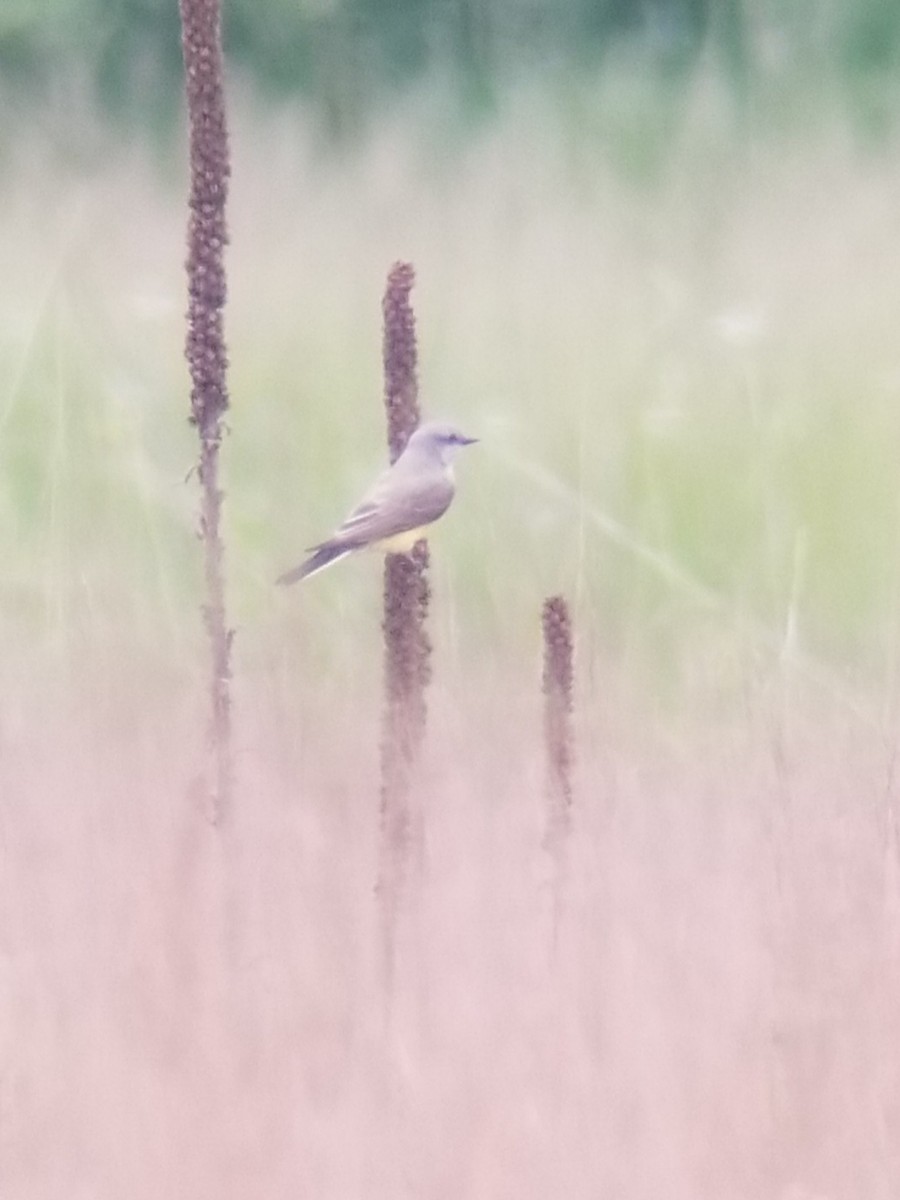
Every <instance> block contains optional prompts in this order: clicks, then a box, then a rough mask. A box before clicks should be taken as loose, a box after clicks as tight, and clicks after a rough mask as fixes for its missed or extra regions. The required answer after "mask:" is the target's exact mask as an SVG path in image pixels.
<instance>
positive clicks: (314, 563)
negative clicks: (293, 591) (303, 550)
mask: <svg viewBox="0 0 900 1200" xmlns="http://www.w3.org/2000/svg"><path fill="white" fill-rule="evenodd" d="M352 549H353V547H352V546H342V545H336V544H335V543H334V542H324V543H323V544H322V545H321V546H316V548H315V549H314V550H313V552H312V554H310V556H309V558H307V559H304V561H303V562H302V563H301V564H300V566H299V567H294V569H293V570H292V571H285V573H284V574H283V575H280V576H279V577H278V579H277V580H276V582H277V583H280V584H281V585H282V586H284V587H286V586H287V585H288V584H289V583H296V582H297V581H298V580H299V579H309V577H310V576H311V575H317V574H318V573H319V571H324V570H325V568H326V567H330V566H331V564H332V563H336V562H338V561H340V559H342V558H346V556H347V555H348V554H349V553H350V552H351V550H352Z"/></svg>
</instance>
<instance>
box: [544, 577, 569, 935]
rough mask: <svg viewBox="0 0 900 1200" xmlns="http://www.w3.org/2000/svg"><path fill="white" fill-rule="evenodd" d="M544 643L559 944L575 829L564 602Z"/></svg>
mask: <svg viewBox="0 0 900 1200" xmlns="http://www.w3.org/2000/svg"><path fill="white" fill-rule="evenodd" d="M541 626H542V631H543V639H544V677H543V689H544V746H545V751H546V755H547V823H546V833H545V837H544V845H545V847H546V848H547V851H548V852H549V854H550V856H551V858H552V859H553V866H554V879H553V897H554V905H553V908H554V913H553V940H554V943H555V941H556V936H557V932H558V926H559V920H560V916H561V912H562V897H563V891H564V888H565V882H566V849H567V843H568V835H569V830H570V828H571V824H572V796H573V789H572V767H573V760H574V735H573V732H572V709H573V699H572V689H573V682H574V666H573V650H572V620H571V617H570V616H569V606H568V605H567V604H566V601H565V599H564V597H562V596H551V597H550V599H549V600H546V601H545V602H544V608H543V611H542V614H541Z"/></svg>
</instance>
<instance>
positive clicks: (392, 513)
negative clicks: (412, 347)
mask: <svg viewBox="0 0 900 1200" xmlns="http://www.w3.org/2000/svg"><path fill="white" fill-rule="evenodd" d="M477 441H478V439H477V438H470V437H466V436H465V435H464V434H462V433H460V432H459V430H458V429H454V427H453V426H452V425H448V424H447V423H446V422H445V421H429V422H428V424H426V425H420V426H419V428H418V429H417V430H415V432H414V433H413V435H412V436H411V437H410V439H409V441H408V442H407V444H406V448H405V450H404V451H403V453H402V454H401V455H400V457H399V458H398V459H397V461H396V462H395V463H394V464H393V466H390V467H388V469H387V470H386V471H385V472H384V473H383V474H382V475H381V476H380V477H379V478H378V480H377V481H376V482H375V485H374V487H372V489H371V490H370V491H368V492H367V493H366V495H365V496H364V497H363V498H362V500H361V501H360V502H359V504H358V505H357V506H356V508H354V510H353V512H351V514H350V515H349V517H347V519H346V521H344V523H343V525H341V526H340V528H339V529H337V530H336V531H335V532H334V533H333V534H332V536H331V537H330V538H328V540H327V541H324V542H320V543H319V545H318V546H310V548H309V558H307V559H305V561H304V562H302V563H301V564H300V566H299V567H294V569H293V571H286V572H285V574H284V575H282V576H281V578H280V579H279V580H278V582H279V583H282V584H286V583H296V582H297V580H298V579H308V578H309V577H310V576H311V575H316V574H318V572H319V571H324V570H325V568H326V567H330V566H331V564H332V563H336V562H338V561H339V560H340V559H342V558H346V557H347V555H348V554H352V553H353V552H354V551H355V550H364V549H367V548H369V547H374V548H377V549H380V550H384V551H386V552H390V553H394V554H407V553H408V552H409V551H410V550H412V548H413V546H414V545H415V544H416V542H417V541H418V540H419V538H420V537H422V534H423V531H424V529H425V528H426V526H428V525H431V524H432V523H433V522H434V521H436V520H437V519H438V517H441V516H443V515H444V513H445V512H446V511H447V509H448V507H449V505H450V501H451V500H452V499H453V493H454V491H455V486H454V482H453V466H452V462H453V459H454V457H455V456H456V452H457V451H458V450H459V449H460V448H461V447H462V446H470V445H471V444H472V443H473V442H477Z"/></svg>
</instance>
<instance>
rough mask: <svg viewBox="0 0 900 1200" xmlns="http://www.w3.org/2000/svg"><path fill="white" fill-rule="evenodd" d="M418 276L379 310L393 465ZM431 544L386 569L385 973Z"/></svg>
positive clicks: (401, 852) (402, 857)
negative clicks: (429, 546)
mask: <svg viewBox="0 0 900 1200" xmlns="http://www.w3.org/2000/svg"><path fill="white" fill-rule="evenodd" d="M414 282H415V272H414V270H413V268H412V266H411V264H409V263H395V264H394V266H393V267H392V268H391V271H390V273H389V275H388V281H387V288H386V290H385V294H384V300H383V303H382V312H383V317H384V344H383V352H384V387H385V391H384V402H385V408H386V411H387V423H388V446H389V450H390V458H391V462H394V461H396V459H397V458H398V457H399V455H400V454H401V453H402V452H403V449H404V448H405V446H406V443H407V442H408V441H409V438H410V435H411V434H412V433H413V431H414V430H415V429H416V427H417V425H418V424H419V415H420V414H419V400H418V380H417V371H416V368H417V350H416V324H415V315H414V313H413V310H412V306H411V304H410V299H409V296H410V292H411V291H412V287H413V283H414ZM429 594H430V593H429V586H428V543H427V542H426V541H424V540H422V541H419V542H417V543H416V545H415V547H414V549H413V551H412V553H411V554H409V555H405V554H389V555H388V556H387V560H386V562H385V569H384V623H383V629H384V655H385V708H384V724H383V732H382V744H381V862H380V867H379V879H378V892H379V896H380V898H381V903H382V906H383V918H384V935H385V966H386V974H387V977H388V980H390V977H391V975H392V970H393V947H394V939H395V934H396V929H395V925H396V919H397V914H398V911H399V905H400V900H401V896H402V892H403V885H404V882H405V878H406V875H407V873H408V865H409V858H410V852H411V846H412V844H413V841H414V839H415V838H416V837H417V836H419V835H420V828H419V827H420V824H421V812H420V811H418V810H417V808H416V804H415V792H414V787H413V770H414V766H415V762H416V759H417V758H418V755H419V751H420V749H421V745H422V740H423V738H424V735H425V720H426V705H425V689H426V686H427V684H428V680H429V677H430V655H431V644H430V642H429V640H428V634H427V632H426V630H425V620H426V616H427V613H428V600H429Z"/></svg>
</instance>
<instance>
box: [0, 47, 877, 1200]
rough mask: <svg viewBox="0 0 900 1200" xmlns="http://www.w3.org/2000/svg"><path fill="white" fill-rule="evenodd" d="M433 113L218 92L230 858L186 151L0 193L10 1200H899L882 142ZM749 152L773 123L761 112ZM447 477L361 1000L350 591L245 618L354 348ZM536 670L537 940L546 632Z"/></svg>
mask: <svg viewBox="0 0 900 1200" xmlns="http://www.w3.org/2000/svg"><path fill="white" fill-rule="evenodd" d="M635 78H636V77H634V76H632V75H628V74H627V73H626V74H625V75H623V76H622V77H621V78H619V79H613V80H611V82H610V83H609V84H608V85H607V86H605V87H599V86H598V87H597V88H595V89H590V88H587V87H583V86H576V85H572V86H571V87H564V86H560V87H558V88H557V89H555V90H550V91H548V92H543V91H538V90H536V89H530V88H527V87H524V86H522V87H519V88H513V89H511V90H510V91H509V93H508V94H507V96H506V98H505V101H504V104H503V106H502V108H501V110H500V111H498V112H496V113H494V114H493V115H492V116H491V118H490V119H485V120H484V121H481V122H478V121H476V122H474V123H469V124H463V123H462V122H460V120H459V119H458V115H455V114H454V113H453V112H452V110H451V109H450V108H449V106H447V105H446V104H445V103H444V101H445V97H444V94H443V92H442V91H441V89H440V87H434V88H430V89H428V90H422V91H421V92H418V93H416V94H415V96H414V97H412V98H411V99H410V100H409V101H408V102H407V103H406V104H405V105H404V104H402V103H398V104H397V105H396V106H395V107H394V108H393V109H392V111H391V114H390V115H389V116H385V117H384V119H383V120H381V121H380V122H379V124H378V127H377V128H376V129H375V130H373V131H371V132H369V133H368V134H366V135H364V136H360V138H359V139H358V140H351V141H350V142H349V143H344V144H342V145H340V146H335V145H334V144H333V143H331V142H330V141H329V140H328V139H327V138H326V137H325V136H324V134H323V132H322V130H321V127H319V126H317V124H316V123H315V122H314V121H313V120H312V119H311V118H310V117H309V114H308V113H307V112H306V110H304V109H303V108H302V107H298V106H296V105H293V104H285V105H283V106H281V107H277V108H276V107H272V106H269V107H263V106H261V105H260V103H259V102H258V101H257V100H255V99H254V98H253V96H252V95H251V94H249V93H248V92H246V91H245V90H243V89H242V87H241V86H235V87H234V89H233V96H232V153H233V181H232V196H231V206H230V225H231V247H230V252H229V262H228V265H229V272H230V277H229V286H230V296H229V305H228V309H227V313H226V332H227V337H228V344H229V352H230V364H231V367H230V388H231V401H232V407H231V412H230V416H229V434H228V437H227V441H226V443H225V446H224V450H223V471H224V482H225V487H226V491H227V496H226V547H227V563H226V569H227V578H228V603H229V608H230V615H231V620H232V623H233V624H234V626H235V628H236V631H237V634H236V642H235V680H234V697H235V737H236V761H237V772H238V787H237V803H236V808H235V813H234V820H233V822H232V823H231V825H230V827H229V828H228V829H227V830H225V831H221V830H217V829H215V828H213V827H212V826H211V825H210V824H209V823H208V821H207V819H206V818H207V813H206V812H205V810H204V803H203V789H202V787H200V786H199V785H198V771H199V770H200V769H201V767H200V765H199V764H200V762H201V760H202V753H201V751H202V737H203V728H204V719H205V717H204V704H205V696H204V688H205V670H206V658H205V656H206V648H205V645H204V640H203V631H202V626H201V622H200V617H199V605H200V603H201V600H202V596H201V568H200V553H199V543H198V540H197V537H196V511H197V486H196V480H195V479H194V478H193V476H192V473H191V472H192V463H193V461H194V457H195V434H194V431H193V430H192V429H191V428H190V427H189V425H188V423H187V416H188V382H187V372H186V367H185V364H184V360H183V356H182V346H183V341H184V320H183V312H184V308H185V297H184V276H183V257H184V227H185V212H184V204H183V199H184V192H185V187H186V183H185V168H184V163H183V157H184V156H183V146H179V145H170V144H168V143H157V144H153V143H150V142H148V141H145V140H140V141H134V140H129V139H126V138H123V137H122V136H121V134H120V133H117V132H115V131H113V130H111V129H110V128H108V127H107V126H106V125H105V124H104V122H103V121H102V120H100V119H98V118H95V117H94V116H93V115H86V114H82V116H83V123H84V124H85V125H86V126H87V127H88V128H90V129H91V130H92V134H91V136H90V137H88V138H85V139H84V140H83V141H82V142H81V143H80V144H79V145H78V147H77V148H74V147H66V146H60V145H58V144H54V142H53V139H52V138H51V137H50V136H49V133H48V132H47V129H49V121H48V122H47V127H46V128H45V129H44V131H43V132H42V126H41V124H40V122H38V123H37V124H36V126H35V128H34V129H32V130H31V131H30V133H29V135H28V136H23V137H22V138H21V141H20V142H19V143H16V144H13V145H10V146H8V147H7V155H8V161H7V167H6V169H5V171H4V174H3V180H2V183H0V275H2V279H3V288H2V292H0V368H2V369H0V379H2V381H3V383H2V385H0V454H2V461H3V470H2V471H0V514H2V518H3V519H2V520H0V548H2V555H3V561H4V563H5V568H6V570H5V586H4V587H3V589H0V604H2V629H3V653H2V655H0V679H2V692H0V695H2V701H0V782H2V788H0V790H2V796H3V802H2V806H0V845H2V865H0V1177H2V1179H3V1192H4V1196H5V1197H9V1198H11V1200H12V1198H15V1200H18V1198H19V1197H21V1198H22V1200H38V1198H40V1200H43V1198H44V1197H46V1198H48V1200H49V1198H55V1197H63V1196H65V1197H66V1198H67V1200H68V1198H74V1197H85V1198H88V1197H91V1198H94V1197H100V1198H102V1197H113V1196H116V1197H118V1196H127V1197H129V1198H135V1200H139V1198H140V1197H143V1196H145V1195H146V1196H147V1197H150V1196H153V1197H159V1196H165V1197H178V1196H184V1197H192V1198H195V1197H205V1196H209V1197H210V1198H212V1197H216V1198H217V1200H224V1198H226V1197H231V1196H234V1197H242V1198H243V1197H246V1196H249V1195H255V1194H259V1195H265V1196H267V1197H280V1196H284V1197H288V1196H290V1197H296V1196H314V1197H316V1198H317V1200H320V1198H321V1200H326V1198H329V1197H334V1198H335V1200H347V1198H349V1197H366V1198H369V1197H372V1198H384V1200H394V1198H396V1197H411V1198H415V1200H419V1198H421V1200H426V1198H427V1200H430V1198H432V1197H435V1198H436V1197H447V1198H448V1200H449V1198H451V1197H452V1198H454V1200H456V1198H462V1197H466V1198H469V1197H472V1198H476V1197H484V1198H485V1200H486V1198H488V1197H490V1198H491V1200H496V1198H498V1197H507V1196H508V1197H510V1198H512V1197H516V1198H517V1200H528V1198H530V1197H535V1198H537V1197H541V1198H546V1197H571V1198H573V1200H574V1198H577V1197H585V1198H593V1197H600V1196H604V1197H607V1196H608V1197H615V1198H616V1200H638V1198H641V1200H643V1198H645V1197H646V1200H651V1198H653V1200H656V1198H657V1197H660V1196H665V1197H667V1198H669V1200H676V1198H682V1197H683V1198H684V1200H705V1198H707V1197H708V1198H709V1200H731V1198H734V1200H762V1198H769V1197H772V1198H773V1200H845V1198H846V1200H869V1198H872V1200H881V1198H882V1197H883V1198H884V1200H889V1198H892V1197H894V1196H896V1195H897V1193H898V1188H900V1155H898V1152H897V1148H896V1147H897V1145H898V1137H897V1134H898V1120H900V1068H898V1066H897V1062H896V1056H895V1055H894V1054H893V1053H892V1047H893V1046H894V1045H896V1043H897V1037H898V1034H900V1028H898V1015H897V1014H898V1011H900V1009H898V1005H897V988H898V979H900V974H898V972H900V955H898V951H897V945H898V940H897V939H898V921H900V891H898V887H900V879H898V867H900V857H898V855H900V841H898V826H897V812H896V805H897V801H896V789H897V782H896V771H895V759H896V750H897V737H896V726H897V719H898V711H897V710H898V680H897V673H898V654H900V643H898V633H900V625H898V618H900V604H898V592H900V587H898V584H900V574H898V570H900V553H898V551H900V520H898V518H900V508H898V489H897V468H896V463H897V452H898V449H900V403H898V400H900V353H898V345H900V343H898V339H897V332H896V331H897V329H898V328H900V290H898V288H897V286H896V281H897V279H898V278H900V237H898V233H900V229H898V216H897V205H896V195H897V188H898V184H900V142H898V140H897V138H896V137H895V136H893V135H892V134H891V133H890V131H889V130H888V131H887V132H885V133H883V134H882V135H881V136H880V137H879V138H878V139H876V140H874V141H873V140H872V139H871V138H869V137H866V136H863V134H861V132H860V130H859V129H858V128H857V127H856V126H855V125H854V122H853V121H852V120H851V119H850V117H848V116H847V114H846V113H845V112H844V111H843V109H842V108H841V106H840V104H838V103H836V102H830V103H828V104H822V103H820V101H821V97H819V96H815V95H812V96H810V95H798V97H796V98H795V103H794V106H793V108H792V109H791V116H790V119H784V118H782V117H779V119H776V116H778V114H777V113H775V115H773V114H772V113H766V112H763V113H761V114H758V116H757V119H756V120H748V118H747V114H746V113H745V112H743V111H742V110H741V107H740V105H738V104H736V103H735V101H734V97H733V96H732V95H731V93H730V92H729V90H728V88H727V87H726V86H725V84H724V83H723V81H722V80H721V79H719V78H718V77H717V75H716V73H715V72H714V71H709V72H699V73H698V74H697V76H696V78H695V80H694V81H693V83H692V84H691V85H690V86H689V87H686V88H684V89H683V90H681V91H680V92H679V94H678V97H677V102H676V101H674V100H673V101H671V102H670V103H666V102H664V98H661V97H660V96H659V95H658V94H656V93H655V92H654V91H653V87H652V86H651V84H650V83H641V82H640V81H637V82H636V81H635ZM773 112H774V106H773ZM398 258H402V259H408V260H409V261H411V262H413V263H414V264H415V267H416V271H417V279H418V283H417V287H416V289H415V292H414V294H413V301H414V304H415V308H416V313H417V319H418V333H419V366H420V383H421V394H422V403H423V406H424V408H425V410H426V412H427V413H428V415H434V416H437V415H443V416H447V417H450V418H452V419H453V420H454V421H456V422H457V423H458V424H460V425H461V426H462V427H463V428H464V429H466V431H468V432H470V433H471V434H473V435H475V436H477V437H479V438H480V439H481V441H480V443H479V445H478V446H477V447H474V448H473V449H472V450H471V451H470V452H468V453H467V455H466V458H465V460H464V461H461V462H460V464H459V471H458V476H459V493H458V498H457V500H456V502H455V504H454V506H453V508H452V509H451V511H450V513H449V514H448V516H447V517H446V519H445V520H444V521H443V522H442V523H441V525H440V526H439V527H438V528H437V529H436V531H435V534H434V537H433V538H432V541H431V550H432V562H433V567H432V583H433V588H434V599H433V603H432V611H431V634H432V638H433V640H434V643H435V650H434V671H435V679H434V685H433V687H432V689H431V692H430V705H431V714H430V725H429V734H428V744H427V748H426V754H425V761H424V763H423V764H422V776H421V782H420V794H421V797H422V802H423V806H424V809H425V820H426V845H425V853H424V857H423V861H422V863H421V864H420V868H419V876H418V878H417V881H416V884H415V888H416V896H415V903H414V904H412V905H411V906H410V910H409V911H408V912H407V914H406V915H405V917H404V922H403V930H402V955H401V963H400V970H399V975H398V979H397V986H396V991H395V994H394V996H393V998H392V1002H391V1004H390V1005H387V1004H386V1002H385V996H384V993H383V988H382V987H381V984H380V979H379V970H378V955H377V937H376V934H375V925H376V914H375V904H374V899H373V893H372V885H373V882H374V877H375V862H376V857H377V803H378V743H379V736H380V695H381V693H380V679H381V661H382V660H381V655H382V651H381V640H380V619H381V608H380V604H381V600H380V592H381V582H382V573H381V568H380V564H379V563H378V561H377V559H375V558H366V557H360V558H358V559H355V560H351V561H348V562H345V563H342V564H340V565H339V566H338V567H336V568H335V569H334V570H333V571H329V572H327V573H325V574H323V575H322V576H321V577H319V578H317V579H315V580H313V581H310V583H309V584H308V585H307V586H305V587H303V588H296V589H290V590H288V591H283V590H281V589H276V588H275V587H274V586H273V581H274V579H275V578H276V577H277V576H278V574H280V573H281V572H282V571H283V570H284V569H286V568H287V567H289V566H292V565H294V563H295V562H296V561H298V559H299V557H300V554H301V553H302V550H303V548H304V547H306V546H308V545H309V544H311V543H313V542H315V541H317V540H319V539H320V538H321V537H322V536H324V535H325V534H327V533H328V531H329V530H330V529H331V527H332V526H333V524H334V522H335V521H336V520H337V519H339V518H340V517H342V516H343V515H344V513H345V510H346V508H347V506H348V504H349V502H351V500H352V498H353V497H355V496H356V495H357V494H358V493H359V491H360V490H361V489H362V488H363V487H364V486H365V485H366V484H367V483H368V482H369V480H370V478H371V476H372V475H373V474H374V473H375V472H376V471H377V470H378V469H379V468H380V466H381V465H382V463H383V461H384V437H385V434H384V417H383V411H382V404H381V390H382V381H381V360H380V356H381V349H380V339H381V327H380V308H379V306H380V299H381V293H382V289H383V286H384V279H385V275H386V272H387V270H388V268H389V266H390V265H391V263H392V262H394V261H395V260H396V259H398ZM554 592H561V593H563V594H565V595H566V596H567V597H568V599H569V602H570V604H571V607H572V612H573V618H574V624H575V632H576V673H577V674H576V707H575V718H576V728H577V734H578V755H577V770H576V780H575V783H576V787H575V812H574V828H573V831H572V835H571V839H570V846H569V866H568V872H569V873H568V879H567V892H566V898H565V907H564V913H563V921H562V927H561V932H560V940H559V944H558V945H557V947H556V949H555V951H554V950H552V949H551V945H550V938H549V936H548V930H549V904H548V891H549V887H548V879H549V864H548V862H547V858H546V855H545V853H544V852H543V850H542V848H541V832H542V821H543V803H544V800H543V780H544V764H543V757H542V748H541V739H540V727H541V726H540V722H541V698H540V643H539V634H540V627H539V616H540V608H541V603H542V601H543V599H544V598H545V596H547V595H548V594H550V593H554Z"/></svg>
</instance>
